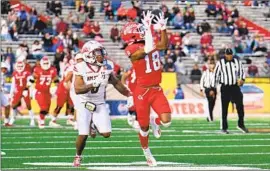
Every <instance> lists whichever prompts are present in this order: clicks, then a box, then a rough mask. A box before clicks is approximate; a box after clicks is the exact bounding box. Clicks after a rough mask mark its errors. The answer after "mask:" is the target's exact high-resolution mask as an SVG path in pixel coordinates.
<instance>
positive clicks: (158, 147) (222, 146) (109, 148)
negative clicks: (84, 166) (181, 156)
mask: <svg viewBox="0 0 270 171" xmlns="http://www.w3.org/2000/svg"><path fill="white" fill-rule="evenodd" d="M235 147H237V148H245V147H270V145H205V146H200V145H194V146H192V145H191V146H185V145H183V146H151V149H152V148H156V149H165V148H235ZM75 149H76V148H75V147H63V148H39V147H38V148H11V149H2V150H3V151H39V150H75ZM85 149H87V150H112V149H127V147H126V146H125V147H119V146H117V147H114V146H112V147H86V148H85ZM128 149H141V147H139V146H129V147H128Z"/></svg>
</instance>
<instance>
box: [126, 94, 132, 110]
mask: <svg viewBox="0 0 270 171" xmlns="http://www.w3.org/2000/svg"><path fill="white" fill-rule="evenodd" d="M132 106H134V100H133V96H129V97H128V98H127V108H130V107H132Z"/></svg>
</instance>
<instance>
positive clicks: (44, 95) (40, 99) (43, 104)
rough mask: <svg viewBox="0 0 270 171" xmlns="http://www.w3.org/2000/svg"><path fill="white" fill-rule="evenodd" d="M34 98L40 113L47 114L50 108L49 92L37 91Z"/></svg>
mask: <svg viewBox="0 0 270 171" xmlns="http://www.w3.org/2000/svg"><path fill="white" fill-rule="evenodd" d="M35 98H36V100H37V103H38V105H39V108H40V111H47V112H49V110H50V106H51V94H50V92H40V91H37V92H36V95H35Z"/></svg>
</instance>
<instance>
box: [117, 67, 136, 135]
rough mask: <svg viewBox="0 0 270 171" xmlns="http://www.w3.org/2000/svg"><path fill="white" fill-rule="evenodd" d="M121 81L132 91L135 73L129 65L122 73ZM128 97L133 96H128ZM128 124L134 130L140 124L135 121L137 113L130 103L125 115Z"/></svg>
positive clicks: (134, 85)
mask: <svg viewBox="0 0 270 171" xmlns="http://www.w3.org/2000/svg"><path fill="white" fill-rule="evenodd" d="M121 81H122V83H123V84H124V85H126V86H127V87H128V88H129V90H130V91H131V92H132V93H133V92H134V91H135V88H136V73H135V70H134V69H133V68H132V67H131V68H130V69H128V70H127V71H126V72H124V73H123V74H122V78H121ZM130 98H133V97H132V96H130ZM127 120H128V124H129V125H130V126H131V127H133V128H134V129H135V130H136V131H138V130H140V125H139V123H138V121H137V113H136V108H135V105H132V106H131V107H129V108H128V116H127Z"/></svg>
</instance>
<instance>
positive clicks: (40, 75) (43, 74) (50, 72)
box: [34, 56, 59, 129]
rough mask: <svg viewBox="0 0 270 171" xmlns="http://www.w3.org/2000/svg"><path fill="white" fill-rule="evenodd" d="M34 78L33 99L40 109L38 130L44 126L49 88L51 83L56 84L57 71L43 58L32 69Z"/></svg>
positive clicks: (48, 105) (48, 100)
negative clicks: (34, 90)
mask: <svg viewBox="0 0 270 171" xmlns="http://www.w3.org/2000/svg"><path fill="white" fill-rule="evenodd" d="M34 78H35V79H36V87H35V88H36V90H37V91H36V94H35V99H36V100H37V103H38V105H39V107H40V114H39V117H40V119H39V122H38V126H39V128H40V129H42V128H44V126H45V116H46V115H47V114H48V112H49V109H50V106H51V92H50V87H51V84H52V82H54V83H58V82H59V80H58V79H57V70H56V68H55V67H53V66H51V61H50V60H49V58H48V57H46V56H44V57H43V58H42V59H41V60H40V66H37V67H35V69H34Z"/></svg>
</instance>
